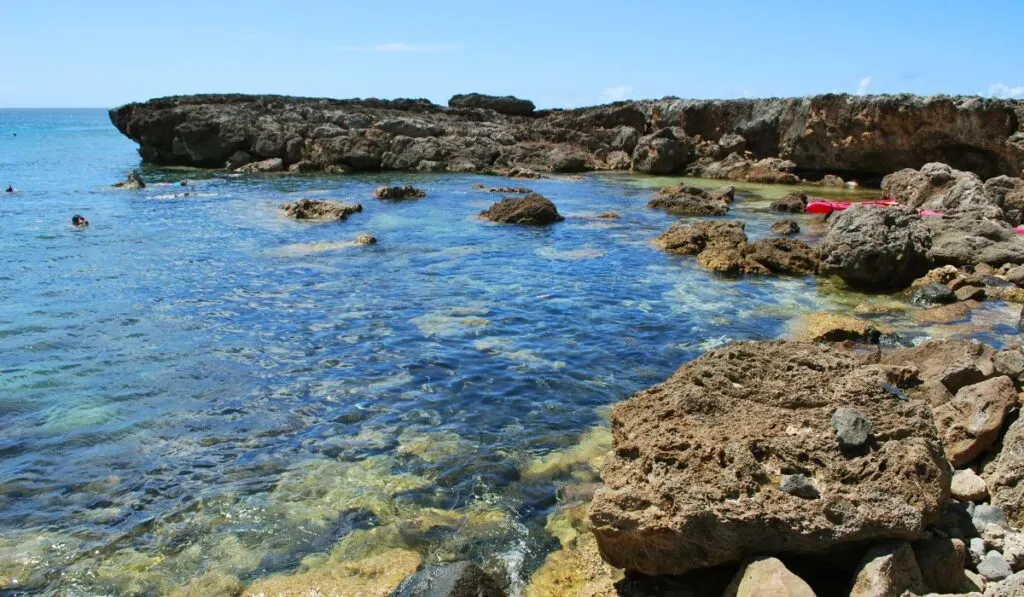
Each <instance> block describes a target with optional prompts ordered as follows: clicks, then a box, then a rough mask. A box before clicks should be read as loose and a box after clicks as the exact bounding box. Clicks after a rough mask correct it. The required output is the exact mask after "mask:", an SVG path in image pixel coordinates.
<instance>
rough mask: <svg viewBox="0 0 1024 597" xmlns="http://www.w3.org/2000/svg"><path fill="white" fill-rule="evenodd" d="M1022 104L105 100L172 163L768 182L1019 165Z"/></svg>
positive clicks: (833, 98)
mask: <svg viewBox="0 0 1024 597" xmlns="http://www.w3.org/2000/svg"><path fill="white" fill-rule="evenodd" d="M1022 115H1024V102H1021V101H1016V100H999V99H985V98H978V97H945V96H935V97H915V96H910V95H895V96H869V97H855V96H849V95H834V94H829V95H820V96H814V97H805V98H771V99H738V100H682V99H675V98H665V99H661V100H643V101H630V102H617V103H614V104H609V105H603V106H595V107H590V108H579V109H573V110H541V111H538V110H534V109H533V104H532V103H531V102H529V101H528V100H521V99H517V98H508V97H495V96H483V95H479V94H469V95H463V96H455V97H453V98H452V100H451V101H450V102H449V107H443V106H438V105H435V104H433V103H431V102H429V101H427V100H423V99H396V100H380V99H351V100H334V99H323V98H298V97H287V96H273V95H193V96H176V97H165V98H159V99H153V100H150V101H147V102H142V103H132V104H127V105H124V106H121V107H119V108H115V109H113V110H111V111H110V119H111V121H112V122H113V123H114V125H115V126H116V127H117V128H118V130H120V131H121V132H122V133H124V134H125V135H126V136H128V137H129V138H131V139H132V140H134V141H136V142H138V143H139V146H140V147H139V152H140V154H141V156H142V158H143V160H144V161H146V162H149V163H154V164H162V165H184V166H198V167H205V168H223V167H224V166H225V164H226V163H227V162H228V160H229V158H232V157H235V159H234V161H233V163H234V164H236V165H237V164H240V163H243V162H246V161H247V160H248V161H253V162H258V161H262V160H267V159H271V158H280V159H281V160H282V162H283V165H284V166H285V167H286V168H288V169H295V170H300V171H310V170H336V169H341V170H364V171H365V170H425V171H438V170H447V171H456V172H464V171H480V172H483V171H490V170H492V169H500V168H523V169H534V170H545V171H554V172H571V171H580V170H599V169H613V168H614V169H632V170H634V171H638V172H649V173H662V174H669V173H683V172H684V171H689V172H690V173H692V174H695V175H699V176H706V177H708V178H735V179H743V180H750V181H762V182H795V181H796V180H797V179H798V176H797V175H796V174H794V173H793V172H792V171H793V170H814V171H825V172H830V173H834V174H835V173H838V174H843V173H844V172H861V173H863V172H867V173H876V174H877V175H879V176H881V175H885V174H888V173H891V172H895V171H897V170H899V169H901V168H921V167H922V166H924V165H925V164H927V163H929V162H935V161H939V162H943V163H945V164H949V165H950V166H951V167H953V168H957V169H961V170H965V171H972V172H975V173H976V174H978V175H979V176H981V177H982V178H990V177H995V176H999V175H1001V174H1005V175H1009V176H1020V172H1021V168H1022V166H1024V132H1022V130H1021V129H1022V121H1024V118H1022ZM239 158H242V159H239ZM297 164H298V165H299V166H296V165H297ZM293 167H294V168H293Z"/></svg>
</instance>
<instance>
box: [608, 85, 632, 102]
mask: <svg viewBox="0 0 1024 597" xmlns="http://www.w3.org/2000/svg"><path fill="white" fill-rule="evenodd" d="M631 93H633V88H632V87H630V86H629V85H618V86H616V87H609V88H608V89H605V90H604V91H602V92H601V101H604V102H620V101H622V100H624V99H626V98H627V97H629V94H631Z"/></svg>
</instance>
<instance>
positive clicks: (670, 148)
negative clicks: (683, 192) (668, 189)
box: [632, 128, 693, 174]
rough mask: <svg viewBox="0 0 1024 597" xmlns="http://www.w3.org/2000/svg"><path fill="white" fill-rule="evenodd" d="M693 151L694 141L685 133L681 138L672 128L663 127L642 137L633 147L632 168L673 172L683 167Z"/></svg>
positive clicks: (645, 170) (655, 172) (657, 172)
mask: <svg viewBox="0 0 1024 597" xmlns="http://www.w3.org/2000/svg"><path fill="white" fill-rule="evenodd" d="M692 151H693V146H692V141H691V140H690V139H689V138H687V137H686V136H685V135H684V136H682V137H681V138H680V137H677V136H676V133H675V132H674V131H673V130H672V129H668V128H666V129H661V130H659V131H657V132H656V133H653V134H651V135H647V136H644V137H640V140H639V141H638V142H637V144H636V147H635V148H634V149H633V166H632V169H633V170H634V171H635V172H643V173H645V174H673V173H676V172H679V171H681V170H682V169H683V166H685V165H686V164H687V162H688V161H689V159H690V155H691V152H692Z"/></svg>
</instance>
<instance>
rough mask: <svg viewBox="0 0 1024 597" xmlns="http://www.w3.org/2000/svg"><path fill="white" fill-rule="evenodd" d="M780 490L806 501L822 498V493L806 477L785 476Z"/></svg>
mask: <svg viewBox="0 0 1024 597" xmlns="http://www.w3.org/2000/svg"><path fill="white" fill-rule="evenodd" d="M779 490H781V491H782V492H784V493H788V494H789V495H795V496H796V497H799V498H804V499H805V500H815V499H818V498H819V497H821V492H819V491H818V488H817V487H815V486H814V483H812V482H811V480H810V479H808V478H807V477H806V476H805V475H799V474H797V475H784V476H783V477H782V482H781V483H780V484H779Z"/></svg>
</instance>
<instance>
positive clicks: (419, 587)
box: [391, 562, 505, 597]
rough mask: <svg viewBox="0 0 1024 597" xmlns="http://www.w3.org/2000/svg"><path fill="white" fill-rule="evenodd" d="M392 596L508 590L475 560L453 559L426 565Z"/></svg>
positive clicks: (449, 596) (478, 596) (498, 596)
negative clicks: (449, 561) (471, 561)
mask: <svg viewBox="0 0 1024 597" xmlns="http://www.w3.org/2000/svg"><path fill="white" fill-rule="evenodd" d="M391 597H505V592H504V591H502V590H501V588H500V587H499V586H498V583H497V582H495V580H494V579H493V578H491V576H490V575H489V574H487V573H486V572H484V571H483V570H481V569H480V567H479V566H477V565H476V564H473V563H470V562H452V563H448V564H440V565H433V564H431V565H427V566H424V567H423V568H422V569H421V570H419V571H418V572H416V573H415V574H413V575H412V576H410V577H409V578H406V579H405V580H404V581H402V584H401V585H399V586H398V588H397V589H395V592H394V593H392V594H391Z"/></svg>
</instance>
